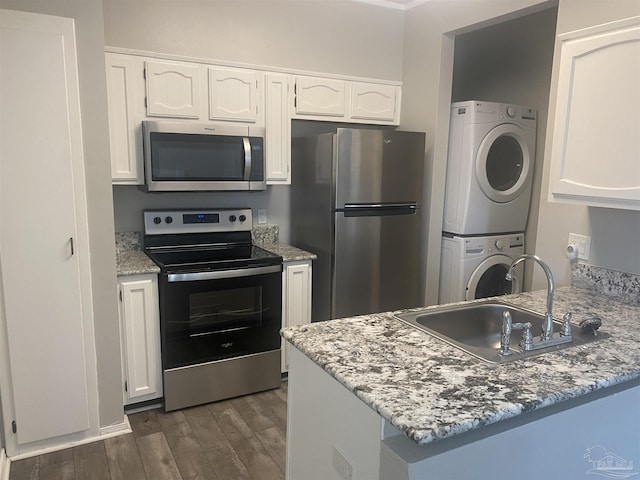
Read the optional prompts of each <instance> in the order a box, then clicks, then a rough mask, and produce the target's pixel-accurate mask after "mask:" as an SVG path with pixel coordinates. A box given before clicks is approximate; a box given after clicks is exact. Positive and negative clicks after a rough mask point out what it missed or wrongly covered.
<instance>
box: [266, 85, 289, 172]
mask: <svg viewBox="0 0 640 480" xmlns="http://www.w3.org/2000/svg"><path fill="white" fill-rule="evenodd" d="M288 92H289V76H288V75H283V74H278V73H268V74H267V75H266V80H265V97H266V99H265V100H266V108H265V124H266V138H265V143H266V160H267V174H266V178H267V183H268V184H272V185H273V184H282V185H288V184H290V183H291V117H290V116H289V104H288V101H289V95H288Z"/></svg>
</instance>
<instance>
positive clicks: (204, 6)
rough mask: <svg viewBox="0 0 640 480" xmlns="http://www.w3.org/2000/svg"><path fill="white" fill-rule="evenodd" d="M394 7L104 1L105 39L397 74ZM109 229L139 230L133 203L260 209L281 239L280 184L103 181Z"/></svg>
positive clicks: (283, 200) (284, 214) (398, 33)
mask: <svg viewBox="0 0 640 480" xmlns="http://www.w3.org/2000/svg"><path fill="white" fill-rule="evenodd" d="M403 19H404V15H403V12H401V11H399V10H390V9H386V8H381V7H377V6H372V5H367V4H363V3H357V2H353V1H351V0H331V1H330V2H329V1H326V0H310V1H299V0H243V1H209V2H203V1H198V0H182V1H177V0H166V1H162V2H158V1H149V0H137V1H135V2H132V1H130V0H126V1H123V0H104V29H105V42H106V45H109V46H114V47H121V48H129V49H134V50H146V51H153V52H159V53H170V54H176V55H183V56H190V57H199V58H204V59H210V60H222V61H233V62H242V63H248V64H253V65H264V66H273V67H280V68H291V69H299V70H306V71H315V72H322V73H335V74H344V75H354V76H361V77H371V78H380V79H386V80H400V79H401V77H402V45H403V36H402V32H403V21H404V20H403ZM113 195H114V202H115V206H114V209H115V225H116V227H115V229H116V231H127V230H142V210H143V209H145V208H165V207H175V208H183V207H192V208H198V207H203V206H208V207H233V206H248V207H251V208H253V209H254V211H255V209H257V208H266V209H267V218H268V223H277V224H279V225H280V238H281V239H283V240H284V241H287V240H288V238H289V188H288V187H286V186H270V187H268V188H267V191H266V192H259V193H254V192H252V193H237V192H232V193H229V192H225V193H165V194H146V193H143V192H141V191H139V190H138V189H137V188H136V187H131V186H119V187H114V190H113Z"/></svg>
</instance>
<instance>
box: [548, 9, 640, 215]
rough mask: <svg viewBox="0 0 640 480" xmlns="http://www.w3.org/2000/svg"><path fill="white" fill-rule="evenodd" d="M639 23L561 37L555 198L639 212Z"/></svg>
mask: <svg viewBox="0 0 640 480" xmlns="http://www.w3.org/2000/svg"><path fill="white" fill-rule="evenodd" d="M638 18H639V17H635V18H634V19H630V20H623V21H620V22H614V23H610V24H606V25H602V26H599V27H592V28H589V29H585V30H581V31H578V32H572V33H569V34H566V35H563V36H561V40H562V49H561V58H560V67H559V80H558V94H557V103H556V115H555V128H554V137H553V144H552V151H551V156H552V172H551V175H552V177H551V185H550V199H551V200H557V201H566V202H570V203H576V202H577V203H582V204H585V205H592V206H603V207H615V208H623V209H631V210H640V161H639V160H638V159H640V135H639V133H640V88H639V87H638V86H639V85H640V61H639V60H638V59H640V21H639V20H638Z"/></svg>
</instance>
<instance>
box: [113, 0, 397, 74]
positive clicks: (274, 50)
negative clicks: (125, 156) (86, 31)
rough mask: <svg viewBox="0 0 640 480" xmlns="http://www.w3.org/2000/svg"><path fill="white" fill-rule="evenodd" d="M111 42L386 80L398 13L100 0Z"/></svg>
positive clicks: (345, 3) (286, 4)
mask: <svg viewBox="0 0 640 480" xmlns="http://www.w3.org/2000/svg"><path fill="white" fill-rule="evenodd" d="M104 23H105V41H106V44H107V45H109V46H114V47H123V48H132V49H139V50H148V51H153V52H160V53H173V54H176V55H186V56H194V57H201V58H207V59H217V60H227V61H236V62H244V63H251V64H258V65H270V66H278V67H284V68H295V69H300V70H312V71H318V72H327V73H338V74H345V75H356V76H364V77H375V78H381V79H387V80H400V79H401V76H402V24H403V13H402V12H401V11H399V10H390V9H385V8H381V7H376V6H372V5H367V4H362V3H357V2H353V1H351V0H330V1H327V0H305V1H300V0H241V1H240V0H235V1H221V0H218V1H202V0H164V1H157V0H155V1H154V0H135V1H131V0H104Z"/></svg>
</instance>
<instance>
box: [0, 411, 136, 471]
mask: <svg viewBox="0 0 640 480" xmlns="http://www.w3.org/2000/svg"><path fill="white" fill-rule="evenodd" d="M131 432H132V430H131V423H129V417H127V416H126V415H125V416H124V420H123V421H122V422H121V423H116V424H115V425H109V426H108V427H102V428H101V429H100V430H99V434H98V435H95V436H93V437H87V438H83V439H82V440H77V441H73V442H65V443H62V444H58V445H54V446H51V447H45V448H41V449H38V450H33V451H30V452H27V453H21V454H19V455H13V456H12V457H11V460H22V459H24V458H29V457H35V456H36V455H44V454H46V453H51V452H57V451H59V450H65V449H67V448H71V447H76V446H78V445H85V444H87V443H93V442H99V441H100V440H104V439H105V438H111V437H117V436H118V435H124V434H125V433H131ZM0 471H1V470H0ZM8 478H9V477H8V475H7V479H8ZM0 480H4V479H3V478H2V477H1V476H0Z"/></svg>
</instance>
